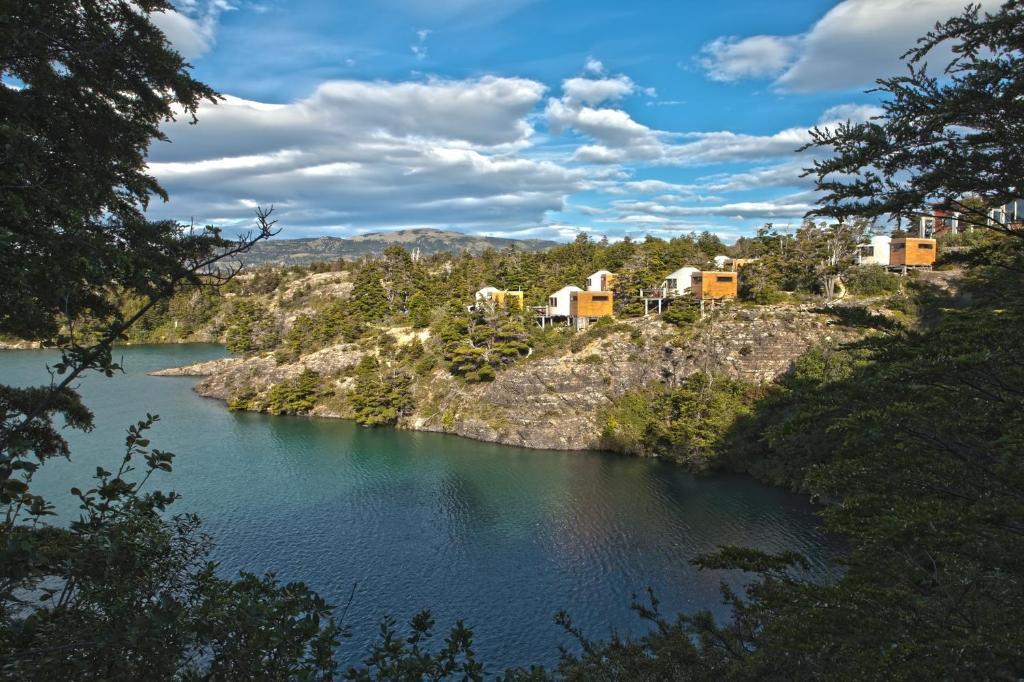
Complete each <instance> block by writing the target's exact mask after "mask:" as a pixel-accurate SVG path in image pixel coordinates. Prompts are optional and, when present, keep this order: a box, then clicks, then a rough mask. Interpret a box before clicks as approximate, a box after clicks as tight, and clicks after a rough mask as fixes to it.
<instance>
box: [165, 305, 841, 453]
mask: <svg viewBox="0 0 1024 682" xmlns="http://www.w3.org/2000/svg"><path fill="white" fill-rule="evenodd" d="M858 336H860V333H858V332H857V331H855V330H852V329H849V328H846V327H841V326H838V325H836V324H834V322H833V318H831V317H829V316H828V315H824V314H821V313H818V312H815V311H814V310H813V309H812V308H811V307H809V306H776V307H751V308H747V307H742V306H738V305H737V306H733V307H730V308H726V309H725V310H723V311H719V312H717V313H716V314H715V315H713V316H711V317H710V318H709V319H708V320H705V321H704V322H702V323H700V324H698V325H694V326H693V327H690V328H687V329H684V330H682V331H680V330H678V329H676V328H674V327H670V326H668V325H666V324H664V323H663V322H661V321H660V320H659V319H657V318H655V317H649V318H640V319H636V320H628V321H626V322H625V323H624V324H623V325H620V327H619V328H618V331H616V332H615V333H613V334H610V335H609V336H607V337H605V338H602V339H597V340H594V341H592V342H591V343H589V344H588V345H587V346H586V347H585V348H582V349H579V350H578V351H576V352H571V351H570V350H568V349H566V350H565V351H563V352H561V353H558V354H554V355H549V356H545V357H535V358H530V359H528V360H526V361H523V362H520V363H519V364H516V365H514V366H513V367H511V368H509V369H506V370H504V371H502V372H499V373H498V376H497V377H496V378H495V380H494V381H492V382H490V383H485V384H469V385H467V384H464V383H462V382H460V381H458V380H456V379H454V378H453V377H451V376H450V375H448V374H447V372H445V371H444V370H442V369H437V370H434V373H433V374H432V375H431V376H430V377H429V378H428V379H426V380H423V381H421V382H419V384H418V385H417V387H416V394H415V400H416V411H415V413H414V414H412V415H410V416H409V417H407V418H405V419H404V420H403V422H402V423H401V424H400V426H402V427H403V428H408V429H414V430H422V431H443V432H448V433H454V434H458V435H461V436H466V437H468V438H475V439H477V440H483V441H490V442H497V443H504V444H507V445H516V446H520V447H527V448H544V449H560V450H585V449H593V448H595V447H597V446H598V440H599V437H600V433H601V428H602V425H603V412H604V410H605V409H606V408H608V407H609V406H610V405H611V404H612V402H613V401H614V400H615V399H616V398H618V397H619V396H621V395H622V394H623V393H625V392H627V391H629V390H631V389H637V388H641V387H644V386H647V385H649V384H651V383H653V382H656V381H661V382H664V383H665V384H666V385H668V386H670V387H673V386H676V385H678V384H679V382H680V381H682V380H683V379H685V378H686V377H688V376H690V375H691V374H693V373H695V372H698V371H702V370H706V371H716V372H724V373H726V374H729V375H731V376H734V377H737V378H743V379H746V380H748V381H757V382H766V381H771V380H773V379H775V378H777V377H778V376H779V375H781V374H782V373H784V372H785V371H786V370H787V369H788V368H789V366H790V364H791V363H792V362H793V360H795V359H796V358H797V357H798V356H799V355H800V354H802V353H803V352H804V351H806V350H807V349H808V348H810V347H811V346H813V345H815V344H818V343H823V342H828V341H847V340H851V339H853V338H856V337H858ZM365 352H366V350H365V349H362V348H360V347H359V346H358V345H356V344H340V345H336V346H331V347H328V348H324V349H323V350H320V351H317V352H315V353H310V354H308V355H305V356H303V357H301V358H300V359H299V360H298V361H297V362H295V363H290V364H285V365H278V364H277V363H276V361H275V360H274V358H273V357H272V356H262V357H255V358H247V359H234V358H232V359H227V360H215V361H213V362H206V363H200V364H198V365H192V366H191V367H185V368H180V369H175V370H164V371H162V372H155V373H154V374H158V375H176V376H181V375H188V376H196V375H202V376H204V377H205V378H204V379H203V380H202V381H201V382H199V383H198V384H197V385H196V387H195V390H196V391H197V392H199V393H200V394H201V395H204V396H209V397H214V398H220V399H222V400H226V399H227V398H228V397H230V396H231V395H232V394H233V393H235V392H237V391H240V390H246V389H255V390H263V389H266V388H268V387H269V386H271V385H273V384H276V383H278V382H280V381H283V380H286V379H290V378H292V377H294V376H296V375H297V374H298V373H299V372H301V371H302V370H303V369H305V368H309V369H312V370H315V371H317V372H320V373H321V374H323V375H325V376H332V375H335V376H336V375H339V374H346V373H348V374H350V373H351V372H350V370H351V369H352V368H354V367H355V365H356V364H358V362H359V360H360V359H361V358H362V356H363V354H364V353H365ZM347 385H348V383H347V382H344V381H339V383H338V386H339V387H344V386H347ZM316 414H318V415H320V416H339V415H338V414H336V413H333V412H332V411H331V410H330V409H318V410H317V411H316Z"/></svg>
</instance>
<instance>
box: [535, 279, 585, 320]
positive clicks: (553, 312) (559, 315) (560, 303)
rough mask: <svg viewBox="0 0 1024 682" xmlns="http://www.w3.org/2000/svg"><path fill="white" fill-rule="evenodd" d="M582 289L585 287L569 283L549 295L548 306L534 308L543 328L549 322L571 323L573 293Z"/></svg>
mask: <svg viewBox="0 0 1024 682" xmlns="http://www.w3.org/2000/svg"><path fill="white" fill-rule="evenodd" d="M580 291H583V289H580V288H579V287H575V286H572V285H569V286H565V287H562V288H561V289H559V290H558V291H556V292H554V293H553V294H551V295H550V296H548V304H547V305H546V306H537V307H535V308H534V309H533V314H534V316H535V317H536V318H537V324H539V325H540V326H541V328H544V327H546V326H547V325H549V324H555V323H556V322H564V323H565V324H569V323H570V317H571V303H572V301H571V296H572V294H573V293H576V292H580Z"/></svg>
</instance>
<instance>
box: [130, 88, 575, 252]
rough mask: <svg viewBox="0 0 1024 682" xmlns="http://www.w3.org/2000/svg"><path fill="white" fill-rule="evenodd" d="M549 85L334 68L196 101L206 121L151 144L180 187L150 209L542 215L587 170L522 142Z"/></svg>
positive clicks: (323, 220)
mask: <svg viewBox="0 0 1024 682" xmlns="http://www.w3.org/2000/svg"><path fill="white" fill-rule="evenodd" d="M543 92H544V86H542V85H541V84H539V83H536V82H534V81H530V80H526V79H517V78H497V77H484V78H479V79H474V80H465V81H448V80H432V81H427V82H407V83H387V82H361V81H333V82H328V83H325V84H323V85H321V86H320V87H319V88H318V89H317V90H316V92H315V93H314V94H313V95H312V96H310V97H309V98H307V99H304V100H301V101H297V102H294V103H291V104H284V105H274V104H264V103H260V102H253V101H248V100H242V99H238V98H227V100H226V101H224V102H223V103H221V104H220V105H218V106H204V107H203V108H201V110H200V112H199V120H200V123H199V125H198V126H190V125H187V124H185V123H181V122H176V123H173V124H171V125H169V126H168V127H167V129H166V132H167V133H168V135H169V137H170V139H171V140H172V143H171V144H158V145H155V146H154V147H153V149H152V157H151V161H150V170H151V172H152V173H153V174H154V175H155V176H156V177H157V178H158V179H159V180H160V181H161V182H162V183H163V184H164V186H165V187H166V188H167V189H168V190H169V192H170V194H171V196H172V197H173V199H172V203H171V204H169V205H162V206H155V207H153V208H152V209H151V214H153V215H154V217H175V218H180V217H183V215H194V216H195V217H196V219H197V220H201V221H217V222H221V223H228V224H231V223H233V222H237V223H244V222H245V221H247V220H249V219H250V218H251V215H252V204H253V202H254V201H258V202H259V203H261V204H274V205H276V206H277V207H278V209H279V211H278V215H279V217H280V218H281V221H282V223H281V224H282V225H286V226H292V227H293V228H294V227H298V228H300V233H301V228H303V227H308V228H316V230H317V232H318V233H322V232H323V231H325V228H331V227H334V228H340V229H341V231H342V232H345V231H350V230H353V229H359V228H364V227H388V226H395V227H397V226H404V225H434V226H463V227H468V228H474V227H481V226H484V225H487V226H492V227H493V226H516V225H523V224H530V223H532V224H536V223H537V222H538V221H539V220H541V219H542V218H543V216H544V214H545V212H548V211H556V210H560V209H561V208H562V206H563V205H564V200H565V197H566V196H567V195H568V194H570V193H572V192H574V191H576V190H577V189H578V188H579V187H580V184H581V182H582V181H583V179H584V177H585V174H584V173H583V172H582V171H579V170H571V169H567V168H564V167H562V166H560V165H558V164H556V163H554V162H551V161H542V160H533V159H529V158H525V157H524V156H522V155H521V154H520V153H518V152H520V151H521V150H522V149H524V148H526V147H527V146H528V145H529V139H530V137H531V135H532V133H533V131H532V128H531V126H530V125H529V124H528V123H527V122H526V118H527V114H528V113H529V112H530V111H531V110H532V109H533V108H534V106H535V105H536V104H537V103H538V102H539V101H540V99H541V97H542V96H543ZM291 234H292V235H293V236H296V233H295V232H294V231H293V232H292V233H291Z"/></svg>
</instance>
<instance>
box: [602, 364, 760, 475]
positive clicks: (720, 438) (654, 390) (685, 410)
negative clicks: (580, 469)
mask: <svg viewBox="0 0 1024 682" xmlns="http://www.w3.org/2000/svg"><path fill="white" fill-rule="evenodd" d="M758 397H760V390H759V389H758V388H757V387H756V386H753V385H750V384H747V383H746V382H743V381H739V380H737V379H731V378H729V377H726V376H721V375H712V374H707V373H703V372H698V373H696V374H694V375H692V376H690V377H687V378H686V379H684V380H683V381H682V383H681V385H680V386H679V387H678V388H675V389H671V390H667V389H665V388H664V387H662V386H652V387H650V388H648V389H645V390H637V391H629V392H627V393H625V394H624V395H622V396H621V397H620V398H619V399H618V400H616V402H615V404H614V405H613V406H612V407H611V408H610V409H609V410H608V411H607V413H606V414H605V425H604V428H603V431H602V433H601V444H602V447H604V448H606V449H608V450H614V451H617V452H626V453H630V454H639V455H647V456H657V457H664V458H666V459H670V460H673V461H676V462H680V463H683V464H686V465H687V466H689V467H692V468H694V469H704V468H706V467H707V466H709V465H710V464H712V463H713V461H714V460H715V459H716V458H717V457H719V456H720V455H722V454H723V452H724V444H725V439H726V436H727V434H728V433H729V430H730V429H732V428H733V427H734V426H735V424H736V421H737V420H738V419H740V418H741V417H743V416H745V415H748V414H749V413H750V412H751V410H752V407H753V405H754V403H755V401H756V400H757V398H758Z"/></svg>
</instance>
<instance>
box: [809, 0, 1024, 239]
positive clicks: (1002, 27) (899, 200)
mask: <svg viewBox="0 0 1024 682" xmlns="http://www.w3.org/2000/svg"><path fill="white" fill-rule="evenodd" d="M1022 29H1024V5H1022V4H1021V3H1020V2H1016V1H1010V2H1006V3H1004V4H1003V5H1002V6H1001V7H1000V8H999V10H998V11H996V12H992V13H989V12H985V13H981V11H980V9H979V6H978V5H972V6H970V7H968V8H967V9H966V10H964V12H963V14H962V15H960V16H958V17H954V18H952V19H949V20H948V21H945V22H942V23H939V24H937V25H936V27H935V29H934V30H932V31H931V32H929V33H928V34H927V35H926V36H924V37H923V38H921V39H920V40H919V41H918V44H917V46H915V47H914V48H912V49H911V50H909V51H908V52H907V53H906V54H905V55H904V58H905V59H906V62H907V67H908V74H907V75H905V76H899V77H896V78H888V79H883V80H879V81H878V88H877V89H876V90H877V91H878V92H880V93H882V94H883V95H884V96H885V97H886V99H885V100H884V102H883V104H882V108H883V113H882V114H881V115H880V116H879V117H877V118H876V119H874V120H871V121H867V122H864V123H850V122H847V123H844V124H840V125H838V126H836V127H834V128H815V129H814V130H813V131H812V133H811V134H812V142H811V143H810V144H809V145H808V146H807V148H819V149H821V150H823V151H825V152H826V153H828V154H829V156H828V158H825V159H823V160H817V161H815V162H814V165H813V167H812V168H810V169H808V170H807V173H808V174H811V175H814V176H816V178H817V184H818V189H820V190H822V191H823V192H824V195H823V196H822V197H821V199H819V201H818V203H819V204H820V208H818V209H816V211H815V213H817V214H818V215H824V216H831V217H833V218H836V219H839V220H840V221H842V220H844V219H846V218H848V217H850V216H853V215H858V216H863V217H865V218H869V219H870V218H876V217H879V216H884V215H888V216H890V217H892V218H894V219H897V220H900V219H907V218H910V217H912V216H914V215H917V214H920V213H922V212H925V211H927V208H926V205H927V204H928V203H931V202H941V203H944V204H947V205H949V206H951V207H953V208H955V209H956V210H958V211H960V212H961V218H960V219H961V221H962V222H964V223H967V224H970V225H975V226H980V227H991V228H993V229H996V230H999V231H1002V232H1007V233H1009V234H1013V235H1014V236H1017V237H1020V238H1024V233H1021V232H1019V231H1016V230H1010V229H1009V225H1007V224H1006V223H1005V222H1002V223H1000V222H995V221H992V220H991V219H990V217H989V215H988V210H987V209H988V208H990V207H993V206H999V205H1002V204H1005V203H1008V202H1010V201H1014V200H1017V199H1021V198H1022V197H1024V185H1022V183H1021V180H1020V163H1019V160H1020V159H1021V158H1024V97H1021V78H1022V73H1024V53H1022V51H1021V45H1020V35H1021V31H1022ZM946 47H949V48H951V49H952V52H953V57H952V59H951V60H950V61H949V62H948V63H947V64H946V65H945V68H944V69H943V70H942V72H941V74H940V75H935V74H933V73H929V71H928V64H927V62H926V59H927V58H928V57H931V56H937V55H938V54H940V50H941V49H944V48H946ZM969 198H973V199H980V200H981V202H980V204H979V202H978V201H969V200H968V199H969Z"/></svg>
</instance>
